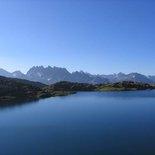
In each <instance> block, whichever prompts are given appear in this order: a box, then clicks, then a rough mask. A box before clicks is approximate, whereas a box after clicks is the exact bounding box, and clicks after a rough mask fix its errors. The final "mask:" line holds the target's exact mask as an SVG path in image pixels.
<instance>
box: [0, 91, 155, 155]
mask: <svg viewBox="0 0 155 155" xmlns="http://www.w3.org/2000/svg"><path fill="white" fill-rule="evenodd" d="M0 155H155V91H135V92H134V91H133V92H103V93H99V92H82V93H78V94H74V95H70V96H65V97H54V98H48V99H44V100H40V101H38V102H31V103H25V104H22V105H15V106H11V107H9V106H8V107H0Z"/></svg>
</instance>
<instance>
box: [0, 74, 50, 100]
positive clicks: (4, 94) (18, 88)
mask: <svg viewBox="0 0 155 155" xmlns="http://www.w3.org/2000/svg"><path fill="white" fill-rule="evenodd" d="M43 86H45V85H44V84H40V83H36V82H31V81H27V80H21V79H12V78H6V77H0V102H5V101H13V100H15V101H16V100H21V101H22V100H23V101H25V100H33V99H39V98H42V97H45V96H50V94H48V93H47V92H44V91H43V90H42V88H41V87H43Z"/></svg>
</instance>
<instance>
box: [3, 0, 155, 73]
mask: <svg viewBox="0 0 155 155" xmlns="http://www.w3.org/2000/svg"><path fill="white" fill-rule="evenodd" d="M154 7H155V1H152V0H148V1H146V0H126V1H124V0H117V1H116V0H82V1H81V0H78V1H77V0H75V1H72V0H57V1H55V0H44V1H43V0H22V1H20V0H13V1H12V0H7V1H0V20H1V24H0V34H1V35H0V45H1V46H0V51H1V57H0V68H4V69H6V70H8V71H11V72H13V71H15V70H19V69H20V70H21V71H22V72H24V73H25V72H27V70H28V69H29V68H30V67H32V66H36V65H43V66H48V65H51V66H60V67H61V66H62V67H65V68H67V69H68V70H69V71H70V72H72V71H76V70H78V71H79V70H84V71H86V72H89V73H92V74H111V73H118V72H123V73H130V72H138V73H141V74H145V75H155V69H154V58H155V44H154V42H155V29H154V27H155V21H154V17H155V9H154Z"/></svg>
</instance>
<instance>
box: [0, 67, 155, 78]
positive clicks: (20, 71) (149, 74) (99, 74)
mask: <svg viewBox="0 0 155 155" xmlns="http://www.w3.org/2000/svg"><path fill="white" fill-rule="evenodd" d="M41 66H42V67H44V68H47V67H49V66H50V65H48V66H43V65H36V66H31V67H30V68H29V69H28V70H27V71H25V72H24V71H22V70H21V69H19V68H18V69H16V70H13V71H9V70H7V69H5V68H0V69H3V70H5V71H8V72H10V73H13V72H15V71H20V72H22V73H24V74H26V73H27V72H28V71H29V70H30V69H31V68H32V67H41ZM50 67H58V68H65V69H67V71H69V72H70V73H73V72H76V71H78V72H81V71H82V72H84V73H89V74H93V75H112V74H119V73H123V74H130V73H138V74H142V75H145V76H149V75H153V76H154V74H148V75H147V74H144V73H140V72H121V71H120V72H114V73H108V74H105V73H91V72H88V71H86V70H82V69H81V70H73V71H71V70H69V69H68V68H66V67H62V66H50Z"/></svg>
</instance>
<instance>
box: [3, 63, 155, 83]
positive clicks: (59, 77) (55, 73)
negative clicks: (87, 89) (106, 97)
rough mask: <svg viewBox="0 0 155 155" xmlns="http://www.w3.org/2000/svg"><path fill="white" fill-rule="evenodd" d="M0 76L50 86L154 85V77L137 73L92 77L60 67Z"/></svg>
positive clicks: (36, 67)
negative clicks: (116, 83) (111, 83)
mask: <svg viewBox="0 0 155 155" xmlns="http://www.w3.org/2000/svg"><path fill="white" fill-rule="evenodd" d="M0 75H2V76H5V77H11V78H19V79H26V80H29V81H36V82H40V83H44V84H47V85H51V84H54V83H57V82H60V81H68V82H78V83H88V84H100V83H109V82H122V81H133V82H143V83H149V84H153V83H155V76H145V75H142V74H139V73H130V74H124V73H121V72H120V73H118V74H111V75H92V74H90V73H86V72H83V71H75V72H72V73H70V72H69V71H68V70H67V69H66V68H60V67H50V66H48V67H43V66H34V67H32V68H30V70H29V71H28V72H27V73H26V74H23V73H22V72H20V71H15V72H13V73H9V72H7V71H5V70H4V69H0Z"/></svg>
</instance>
